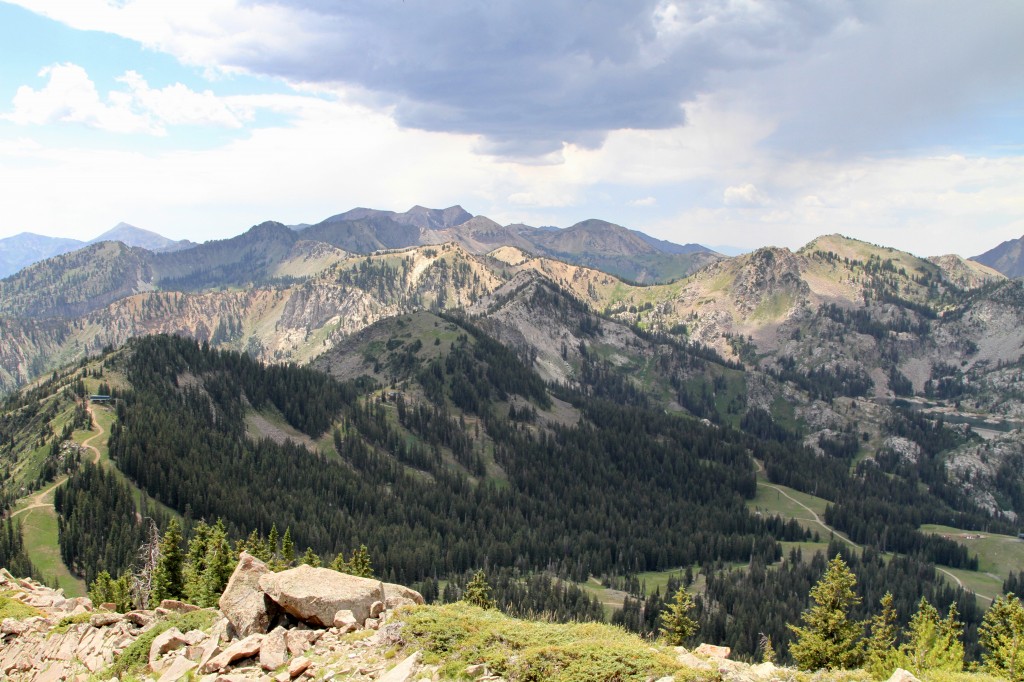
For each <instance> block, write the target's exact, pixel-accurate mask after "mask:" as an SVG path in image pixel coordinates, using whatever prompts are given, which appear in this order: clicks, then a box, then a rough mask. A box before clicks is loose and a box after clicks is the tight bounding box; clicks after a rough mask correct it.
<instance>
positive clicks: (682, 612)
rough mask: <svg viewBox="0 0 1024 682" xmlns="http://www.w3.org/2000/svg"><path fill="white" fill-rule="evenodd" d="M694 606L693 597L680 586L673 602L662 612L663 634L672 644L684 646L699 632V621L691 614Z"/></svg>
mask: <svg viewBox="0 0 1024 682" xmlns="http://www.w3.org/2000/svg"><path fill="white" fill-rule="evenodd" d="M693 608H694V604H693V597H691V596H690V594H689V593H688V592H687V591H686V588H683V587H680V588H679V589H678V590H676V596H675V597H674V598H673V599H672V603H671V604H668V605H667V606H666V608H665V610H664V611H662V612H661V634H662V635H663V636H664V637H665V641H666V642H668V643H669V644H670V645H672V646H682V645H683V644H685V643H686V640H687V639H689V638H690V637H692V636H693V634H694V633H695V632H697V621H695V620H694V619H693V618H692V617H691V616H690V613H691V612H692V611H693Z"/></svg>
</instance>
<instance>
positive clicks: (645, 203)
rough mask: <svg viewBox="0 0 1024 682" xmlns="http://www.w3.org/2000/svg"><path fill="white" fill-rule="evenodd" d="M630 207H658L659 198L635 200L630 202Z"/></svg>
mask: <svg viewBox="0 0 1024 682" xmlns="http://www.w3.org/2000/svg"><path fill="white" fill-rule="evenodd" d="M629 205H630V206H657V205H658V198H657V197H644V198H642V199H633V201H631V202H629Z"/></svg>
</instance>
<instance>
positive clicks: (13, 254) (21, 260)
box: [0, 223, 194, 277]
mask: <svg viewBox="0 0 1024 682" xmlns="http://www.w3.org/2000/svg"><path fill="white" fill-rule="evenodd" d="M107 241H110V242H114V241H116V242H122V243H124V244H126V245H127V246H137V247H139V248H143V249H148V250H149V251H175V250H178V249H187V248H189V247H190V246H194V244H193V243H192V242H190V241H188V240H181V241H174V240H172V239H168V238H166V237H163V236H161V235H159V234H157V233H156V232H150V231H149V230H143V229H141V228H138V227H135V226H133V225H129V224H127V223H118V224H117V225H115V226H114V227H112V228H111V229H109V230H107V231H106V232H104V233H103V234H101V235H100V236H98V237H96V238H95V239H91V240H89V241H87V242H83V241H80V240H78V239H67V238H64V237H46V236H44V235H40V234H32V233H31V232H22V233H21V234H16V235H14V236H13V237H6V238H4V239H0V277H7V276H8V275H12V274H14V273H15V272H17V271H19V270H21V269H22V268H25V267H28V266H29V265H32V264H33V263H38V262H39V261H41V260H46V259H47V258H52V257H53V256H59V255H61V254H64V253H69V252H71V251H75V250H77V249H81V248H82V247H84V246H88V245H90V244H97V243H99V242H107Z"/></svg>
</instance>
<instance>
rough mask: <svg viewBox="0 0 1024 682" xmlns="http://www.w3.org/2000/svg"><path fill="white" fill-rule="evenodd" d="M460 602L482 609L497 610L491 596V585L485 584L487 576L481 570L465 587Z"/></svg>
mask: <svg viewBox="0 0 1024 682" xmlns="http://www.w3.org/2000/svg"><path fill="white" fill-rule="evenodd" d="M462 600H463V601H465V602H466V603H467V604H472V605H473V606H479V607H480V608H482V609H494V608H497V606H498V605H497V603H496V602H495V601H494V597H492V596H491V584H490V583H489V582H487V574H486V573H484V571H483V569H480V570H479V571H477V572H476V573H474V574H473V579H472V580H470V581H469V584H468V585H466V594H465V595H463V597H462Z"/></svg>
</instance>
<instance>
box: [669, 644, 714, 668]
mask: <svg viewBox="0 0 1024 682" xmlns="http://www.w3.org/2000/svg"><path fill="white" fill-rule="evenodd" d="M679 648H680V649H682V647H679ZM676 662H677V663H679V665H682V666H685V667H687V668H692V669H694V670H711V665H710V664H709V663H708V662H707V659H704V658H700V657H698V656H694V655H693V654H691V653H690V652H689V651H687V650H686V649H683V650H682V651H681V652H679V653H677V654H676Z"/></svg>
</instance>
